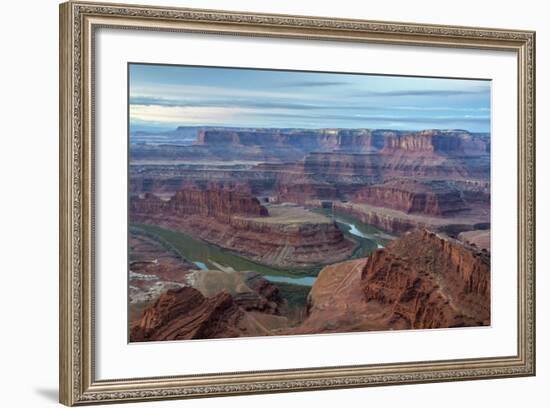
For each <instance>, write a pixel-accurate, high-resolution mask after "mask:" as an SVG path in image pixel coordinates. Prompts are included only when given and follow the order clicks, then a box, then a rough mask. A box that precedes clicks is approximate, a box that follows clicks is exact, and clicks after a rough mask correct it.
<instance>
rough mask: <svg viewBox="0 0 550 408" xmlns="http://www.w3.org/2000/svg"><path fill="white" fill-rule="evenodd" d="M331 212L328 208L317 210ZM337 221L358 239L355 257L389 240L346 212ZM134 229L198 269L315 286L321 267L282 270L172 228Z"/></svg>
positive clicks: (150, 227)
mask: <svg viewBox="0 0 550 408" xmlns="http://www.w3.org/2000/svg"><path fill="white" fill-rule="evenodd" d="M314 211H316V212H321V213H323V214H325V215H328V214H327V213H326V212H325V210H319V209H316V210H314ZM334 220H335V221H336V223H337V224H338V225H339V227H340V228H341V229H342V231H343V233H344V234H345V235H346V236H348V237H350V238H352V239H354V240H355V241H356V242H358V244H359V245H358V247H357V249H356V250H355V252H354V254H353V256H352V257H351V258H352V259H354V258H361V257H365V256H367V255H368V254H370V253H371V252H372V251H374V250H375V249H376V248H383V247H384V244H385V242H386V241H387V240H385V239H384V238H381V236H382V235H383V234H384V233H383V232H382V231H380V230H378V229H377V228H375V227H372V226H370V225H367V224H363V223H361V222H359V221H357V220H356V219H354V218H353V217H350V216H347V215H340V214H338V215H335V217H334ZM131 229H133V230H134V232H137V233H142V234H146V235H148V236H150V237H152V238H153V239H155V240H157V241H158V242H160V243H161V244H162V245H163V246H165V247H166V248H167V249H170V250H172V251H174V252H176V253H178V254H179V255H180V256H181V257H182V258H185V259H188V260H190V261H191V262H193V263H194V264H195V265H196V266H197V267H198V268H199V269H202V270H207V269H219V266H220V265H221V266H224V267H228V268H231V269H234V270H236V271H256V272H259V273H261V274H262V275H263V276H264V277H265V278H266V279H267V280H269V281H271V282H278V283H287V284H291V285H299V286H312V285H313V283H314V282H315V279H316V278H317V275H318V273H319V271H320V270H321V266H319V267H312V268H308V269H298V268H295V269H290V268H285V269H279V268H274V267H270V266H268V265H263V264H259V263H256V262H254V261H251V260H249V259H247V258H244V257H241V256H239V255H238V254H236V253H234V252H230V251H227V250H224V249H221V248H219V247H217V246H215V245H209V244H208V243H206V242H204V241H201V240H197V239H195V238H193V237H191V236H189V235H187V234H184V233H182V232H179V231H173V230H169V229H166V228H162V227H157V226H152V225H132V226H131Z"/></svg>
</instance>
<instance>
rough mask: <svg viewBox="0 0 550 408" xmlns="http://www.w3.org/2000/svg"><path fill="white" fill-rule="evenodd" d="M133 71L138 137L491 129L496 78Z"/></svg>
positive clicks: (171, 68)
mask: <svg viewBox="0 0 550 408" xmlns="http://www.w3.org/2000/svg"><path fill="white" fill-rule="evenodd" d="M128 71H129V78H128V84H129V94H128V102H129V126H130V132H131V133H133V132H136V131H145V132H148V131H149V132H151V131H153V132H163V131H169V130H173V129H175V128H177V127H178V126H191V127H194V126H196V127H239V128H272V129H275V128H277V129H283V128H286V129H291V128H295V129H391V130H398V131H419V130H427V129H438V130H447V129H460V130H466V131H468V132H471V133H490V129H491V82H490V81H488V80H478V79H450V78H429V77H406V76H389V75H373V74H346V73H323V72H304V71H282V70H266V69H250V68H218V67H196V66H183V65H181V66H180V65H156V64H136V63H131V64H129V69H128ZM242 123H247V125H244V126H243V125H242Z"/></svg>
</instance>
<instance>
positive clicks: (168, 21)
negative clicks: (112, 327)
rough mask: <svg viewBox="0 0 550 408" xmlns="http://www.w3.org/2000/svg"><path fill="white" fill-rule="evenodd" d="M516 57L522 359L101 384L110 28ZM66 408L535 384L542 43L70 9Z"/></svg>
mask: <svg viewBox="0 0 550 408" xmlns="http://www.w3.org/2000/svg"><path fill="white" fill-rule="evenodd" d="M106 26H108V27H116V28H120V29H124V28H133V29H142V30H162V31H180V32H181V31H183V32H200V33H217V34H230V35H244V36H263V37H286V38H302V39H325V40H334V41H359V42H362V41H364V42H376V43H383V44H401V45H406V44H412V45H429V46H441V47H456V48H476V49H483V50H506V51H513V52H515V53H516V54H517V62H518V98H519V99H518V106H519V110H518V162H519V166H518V167H519V168H518V180H517V182H518V191H519V194H518V208H519V219H518V224H519V227H518V238H519V239H518V242H519V244H518V260H519V261H518V283H519V284H518V349H517V354H516V355H514V356H503V357H494V358H482V359H467V360H447V361H426V362H416V363H402V364H401V363H400V364H383V365H368V366H365V365H363V366H346V367H321V368H308V369H297V370H279V371H266V372H249V373H238V374H235V373H233V374H223V373H220V374H211V375H193V376H177V377H168V378H166V377H163V378H158V377H157V378H133V379H113V380H101V381H99V380H96V379H95V376H94V341H93V339H94V317H93V305H94V289H93V288H94V240H93V229H94V225H93V212H94V177H93V165H94V156H93V143H94V123H93V109H94V105H93V103H94V101H93V62H94V61H93V47H94V32H95V30H96V29H97V28H98V27H106ZM59 228H60V242H59V244H60V255H59V256H60V258H59V259H60V304H59V306H60V345H59V347H60V348H59V353H60V380H59V381H60V401H61V402H62V403H64V404H66V405H80V404H89V403H107V402H116V401H120V402H122V401H145V400H154V399H169V398H190V397H204V396H220V395H235V394H253V393H266V392H283V391H304V390H316V389H329V388H346V387H361V386H371V385H389V384H404V383H422V382H434V381H451V380H468V379H481V378H497V377H515V376H529V375H534V374H535V33H534V32H531V31H512V30H502V29H488V28H469V27H454V26H453V27H452V26H440V25H421V24H410V23H394V22H374V21H361V20H347V19H346V20H344V19H329V18H319V17H300V16H288V15H268V14H249V13H238V12H228V11H212V10H197V9H178V8H160V7H149V6H135V5H122V4H109V5H107V4H97V3H83V2H68V3H64V4H62V5H61V6H60V227H59Z"/></svg>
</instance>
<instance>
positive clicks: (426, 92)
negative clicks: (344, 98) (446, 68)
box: [350, 87, 488, 98]
mask: <svg viewBox="0 0 550 408" xmlns="http://www.w3.org/2000/svg"><path fill="white" fill-rule="evenodd" d="M483 94H488V90H487V88H484V87H480V88H479V89H472V90H461V89H411V90H395V91H368V92H362V93H353V94H350V96H360V97H381V98H383V97H396V96H397V97H403V96H460V95H483Z"/></svg>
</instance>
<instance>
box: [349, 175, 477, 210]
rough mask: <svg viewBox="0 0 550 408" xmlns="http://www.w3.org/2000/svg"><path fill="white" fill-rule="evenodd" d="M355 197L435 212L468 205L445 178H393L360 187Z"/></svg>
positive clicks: (398, 208)
mask: <svg viewBox="0 0 550 408" xmlns="http://www.w3.org/2000/svg"><path fill="white" fill-rule="evenodd" d="M353 201H354V202H357V203H367V204H371V205H374V206H379V207H387V208H393V209H396V210H400V211H403V212H405V213H422V214H429V215H435V216H445V215H449V214H453V213H456V212H460V211H465V210H467V209H468V206H467V204H466V203H465V202H464V200H463V199H462V195H461V192H460V191H459V190H457V189H456V188H453V187H452V186H451V185H449V184H448V183H446V182H445V181H430V182H428V181H423V182H419V181H416V180H410V179H406V180H391V181H388V182H386V183H384V184H379V185H372V186H367V187H364V188H362V189H360V190H359V191H358V192H357V193H356V194H355V197H354V199H353Z"/></svg>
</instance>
